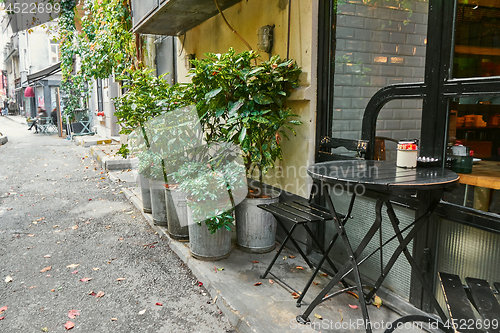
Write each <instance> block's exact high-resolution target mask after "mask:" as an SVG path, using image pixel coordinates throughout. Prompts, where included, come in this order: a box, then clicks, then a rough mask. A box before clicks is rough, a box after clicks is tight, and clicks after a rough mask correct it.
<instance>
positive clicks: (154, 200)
mask: <svg viewBox="0 0 500 333" xmlns="http://www.w3.org/2000/svg"><path fill="white" fill-rule="evenodd" d="M149 186H150V191H151V209H152V211H153V221H154V224H155V225H161V226H167V201H166V198H165V182H164V181H163V180H153V179H150V180H149Z"/></svg>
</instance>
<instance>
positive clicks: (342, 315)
mask: <svg viewBox="0 0 500 333" xmlns="http://www.w3.org/2000/svg"><path fill="white" fill-rule="evenodd" d="M337 310H338V311H339V312H340V321H341V322H342V321H343V320H344V314H343V313H342V311H340V309H337Z"/></svg>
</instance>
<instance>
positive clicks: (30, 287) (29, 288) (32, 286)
mask: <svg viewBox="0 0 500 333" xmlns="http://www.w3.org/2000/svg"><path fill="white" fill-rule="evenodd" d="M36 287H38V286H31V287H29V289H33V288H36Z"/></svg>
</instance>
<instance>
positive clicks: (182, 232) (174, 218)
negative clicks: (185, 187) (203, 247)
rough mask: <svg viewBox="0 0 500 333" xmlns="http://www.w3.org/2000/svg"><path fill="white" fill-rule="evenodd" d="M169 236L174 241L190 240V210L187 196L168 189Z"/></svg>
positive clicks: (166, 193)
mask: <svg viewBox="0 0 500 333" xmlns="http://www.w3.org/2000/svg"><path fill="white" fill-rule="evenodd" d="M165 195H166V198H167V216H168V234H169V235H170V237H172V238H173V239H178V240H186V239H188V238H189V228H188V212H187V211H188V209H187V204H186V194H185V193H182V192H179V191H175V190H169V189H167V190H166V191H165Z"/></svg>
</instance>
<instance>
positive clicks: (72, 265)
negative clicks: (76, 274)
mask: <svg viewBox="0 0 500 333" xmlns="http://www.w3.org/2000/svg"><path fill="white" fill-rule="evenodd" d="M78 266H80V265H79V264H71V265H68V266H66V268H75V267H78Z"/></svg>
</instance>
